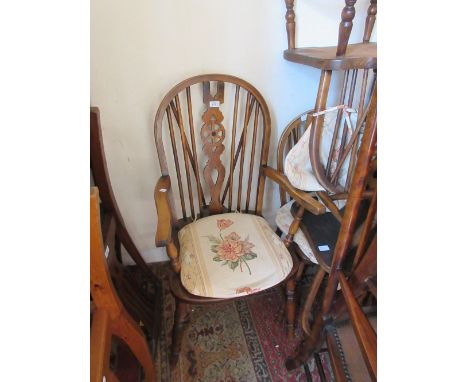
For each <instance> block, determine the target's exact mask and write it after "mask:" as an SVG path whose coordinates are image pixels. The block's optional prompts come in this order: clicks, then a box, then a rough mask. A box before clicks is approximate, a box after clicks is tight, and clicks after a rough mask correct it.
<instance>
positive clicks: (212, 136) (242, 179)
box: [155, 74, 270, 221]
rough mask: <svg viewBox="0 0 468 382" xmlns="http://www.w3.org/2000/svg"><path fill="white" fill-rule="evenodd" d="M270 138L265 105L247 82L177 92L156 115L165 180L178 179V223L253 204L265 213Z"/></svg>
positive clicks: (197, 84)
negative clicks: (264, 168)
mask: <svg viewBox="0 0 468 382" xmlns="http://www.w3.org/2000/svg"><path fill="white" fill-rule="evenodd" d="M212 88H213V89H214V93H215V94H212ZM181 93H184V94H183V95H181ZM184 95H185V96H184ZM173 116H174V118H172V117H173ZM174 121H175V122H174ZM187 121H188V123H187ZM228 121H229V122H228ZM174 123H176V124H177V127H176V126H174ZM238 125H240V126H238ZM175 130H178V132H176V131H175ZM269 137H270V115H269V111H268V108H267V105H266V102H265V100H264V99H263V97H262V96H261V95H260V93H259V92H258V91H257V90H256V89H255V88H254V87H253V86H252V85H250V84H249V83H247V82H246V81H244V80H241V79H239V78H237V77H233V76H228V75H221V74H213V75H202V76H197V77H193V78H190V79H188V80H186V81H183V82H181V83H180V84H178V85H177V86H175V87H174V88H173V89H172V90H171V91H170V92H169V93H168V94H167V95H166V96H165V97H164V99H163V101H162V102H161V105H160V107H159V109H158V112H157V114H156V118H155V141H156V147H157V151H158V157H159V163H160V167H161V172H162V175H168V176H170V177H176V178H177V182H173V184H174V186H175V187H174V194H172V196H173V197H174V202H175V205H176V211H175V216H176V218H177V219H179V218H182V219H183V220H186V221H191V220H194V219H196V218H197V217H199V216H205V215H206V214H207V213H208V214H217V213H222V212H227V211H233V210H238V211H241V210H242V211H244V210H249V207H250V206H251V205H252V204H253V202H254V201H255V202H256V207H255V208H256V210H257V208H259V211H261V204H262V202H263V199H261V198H260V199H259V197H258V193H259V192H263V184H262V180H261V179H260V178H261V177H262V175H260V171H259V167H260V166H262V165H266V164H267V159H268V148H269ZM197 146H198V147H197ZM226 148H228V149H226ZM181 150H182V154H181V153H180V151H181ZM166 151H172V153H170V152H168V153H167V157H166ZM182 155H183V159H182ZM180 161H183V162H184V164H181V163H180ZM175 189H177V190H175ZM236 193H237V194H236ZM195 194H197V196H195ZM176 195H177V196H176ZM187 199H188V200H187ZM196 199H198V203H197V202H196V201H195V200H196ZM243 207H245V209H244V208H243ZM189 208H190V211H188V209H189Z"/></svg>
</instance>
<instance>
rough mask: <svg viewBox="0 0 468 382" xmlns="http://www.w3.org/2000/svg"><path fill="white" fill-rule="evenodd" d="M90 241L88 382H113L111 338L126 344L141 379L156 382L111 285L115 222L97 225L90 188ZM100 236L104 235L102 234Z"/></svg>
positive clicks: (139, 336) (142, 341)
mask: <svg viewBox="0 0 468 382" xmlns="http://www.w3.org/2000/svg"><path fill="white" fill-rule="evenodd" d="M90 217H91V221H90V228H91V231H90V241H91V252H90V255H91V261H90V265H91V277H90V281H91V286H90V289H91V296H92V299H93V304H94V311H93V317H92V327H91V351H90V353H91V373H90V379H91V381H92V382H101V381H103V377H105V378H106V380H108V381H117V380H118V379H117V377H116V375H115V373H114V372H113V371H112V370H111V369H110V367H109V358H110V346H111V338H112V336H117V337H119V338H120V339H121V340H122V341H123V342H124V343H126V344H127V345H128V346H129V348H130V350H131V351H132V353H133V354H134V355H135V357H136V358H137V359H138V361H139V362H140V364H141V365H142V366H143V368H144V372H145V380H146V381H152V382H153V381H156V375H155V370H154V365H153V359H152V356H151V352H150V349H149V347H148V344H147V342H146V338H145V335H144V333H143V332H142V330H141V329H140V327H139V326H138V324H137V323H136V322H135V320H134V319H133V318H132V317H131V316H130V314H129V313H128V312H127V310H126V309H125V307H124V305H123V304H122V302H121V300H120V298H119V296H118V294H117V292H116V290H115V289H114V285H113V282H112V276H111V272H110V271H109V265H108V261H109V262H110V263H111V264H112V262H115V261H116V259H115V257H116V253H115V245H114V244H115V243H114V241H115V237H116V235H115V231H116V222H115V219H114V218H113V217H111V216H109V215H107V219H106V218H105V220H104V221H103V222H102V224H101V217H100V207H99V193H98V189H97V188H96V187H93V188H92V189H91V197H90ZM103 233H104V235H103Z"/></svg>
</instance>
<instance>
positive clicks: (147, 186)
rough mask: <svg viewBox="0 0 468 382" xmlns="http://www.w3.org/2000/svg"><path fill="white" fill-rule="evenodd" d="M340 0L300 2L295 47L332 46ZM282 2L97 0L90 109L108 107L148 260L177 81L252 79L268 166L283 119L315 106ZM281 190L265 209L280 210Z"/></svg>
mask: <svg viewBox="0 0 468 382" xmlns="http://www.w3.org/2000/svg"><path fill="white" fill-rule="evenodd" d="M343 5H344V1H343V0H296V22H297V32H296V33H297V45H298V46H320V45H322V46H326V45H335V44H336V42H337V36H338V23H339V20H340V12H341V9H342V7H343ZM367 6H368V2H364V1H360V2H358V4H357V5H356V14H357V16H356V18H355V26H354V30H353V35H352V37H351V42H358V41H360V39H361V38H362V32H363V25H364V18H365V14H366V9H367ZM284 14H285V6H284V1H283V0H137V1H128V0H93V1H91V105H92V106H98V107H99V108H100V110H101V124H102V129H103V137H104V145H105V152H106V157H107V164H108V167H109V174H110V178H111V182H112V186H113V189H114V192H115V196H116V199H117V202H118V204H119V207H120V209H121V211H122V215H123V218H124V220H125V223H126V225H127V227H128V229H129V231H130V234H131V235H132V237H133V238H134V240H135V241H136V244H137V246H138V247H139V249H140V250H141V251H142V253H143V255H144V257H145V259H146V260H147V261H156V260H161V259H164V258H166V257H165V254H164V252H163V251H160V250H159V249H156V248H155V247H154V234H155V228H156V224H157V217H156V210H155V206H154V200H153V190H154V186H155V183H156V180H157V178H158V177H159V176H160V172H159V168H158V165H157V158H156V149H155V145H154V138H153V122H154V116H155V114H156V110H157V107H158V105H159V102H160V101H161V99H162V97H163V96H164V95H165V93H166V92H167V91H168V90H169V89H170V88H171V87H172V86H173V85H175V84H176V83H178V82H179V81H181V80H183V79H185V78H188V77H190V76H193V75H197V74H202V73H210V72H217V73H226V74H232V75H235V76H238V77H241V78H243V79H245V80H247V81H249V82H250V83H252V85H254V86H255V87H256V88H257V89H258V90H259V91H260V92H261V93H262V94H263V96H264V97H265V99H266V101H267V103H268V106H269V108H270V113H271V117H272V137H271V145H270V147H271V150H270V152H271V156H270V158H271V159H270V164H274V163H275V161H276V159H275V157H274V154H275V150H276V143H277V141H278V138H279V136H280V134H281V131H282V129H283V128H284V126H286V124H287V123H288V122H289V121H290V120H291V119H292V118H293V117H294V116H296V115H297V114H299V113H301V112H303V111H305V110H307V109H309V108H311V107H312V106H313V105H314V102H315V92H316V89H317V85H318V81H319V76H320V72H319V70H317V69H313V68H309V67H306V66H301V65H298V64H293V63H290V62H287V61H285V60H284V59H283V58H282V52H283V50H284V49H285V48H286V47H287V39H286V31H285V22H284ZM273 189H274V190H276V186H274V185H271V184H269V185H268V186H267V189H266V191H267V195H269V196H270V198H269V199H267V202H266V204H265V207H264V212H265V215H266V216H267V218H271V216H272V214H273V211H274V209H275V208H276V207H277V206H278V197H277V193H276V192H273V193H272V191H271V190H273Z"/></svg>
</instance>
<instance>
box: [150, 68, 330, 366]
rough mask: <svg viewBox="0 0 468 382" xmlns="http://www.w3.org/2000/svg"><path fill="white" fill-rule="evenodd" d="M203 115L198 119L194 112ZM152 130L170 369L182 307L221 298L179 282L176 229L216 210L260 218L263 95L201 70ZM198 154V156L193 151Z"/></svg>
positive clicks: (290, 280) (265, 123) (163, 107)
mask: <svg viewBox="0 0 468 382" xmlns="http://www.w3.org/2000/svg"><path fill="white" fill-rule="evenodd" d="M212 87H213V88H215V91H214V94H212V93H213V92H212V91H211V90H210V89H211V88H212ZM225 90H226V91H225ZM200 98H201V100H200ZM221 104H223V112H224V113H225V115H226V119H225V120H224V121H223V118H224V116H223V114H222V113H221V112H220V109H219V106H220V105H221ZM231 106H232V108H231ZM202 112H204V114H203V117H202V119H201V120H200V119H199V118H197V117H198V116H199V115H200V114H201V113H202ZM228 116H229V117H228ZM154 127H155V140H156V147H157V151H158V157H159V164H160V167H161V173H162V176H161V178H160V179H159V180H158V182H157V184H156V188H155V202H156V209H157V214H158V227H157V232H156V245H157V246H165V247H166V249H167V253H168V255H169V257H170V259H171V264H172V269H173V271H174V273H173V275H172V277H171V290H172V293H173V294H174V296H175V299H176V304H177V306H176V313H175V323H174V329H173V345H172V358H171V363H172V365H173V366H174V365H175V364H176V362H177V359H178V354H179V351H180V345H181V341H182V332H183V328H184V326H185V324H186V323H187V321H188V312H189V306H190V305H197V304H210V303H219V302H223V301H226V299H223V298H208V297H200V296H195V295H193V294H190V293H188V291H187V290H186V289H185V288H184V287H183V286H182V284H181V281H180V277H179V273H180V271H181V263H180V257H179V249H180V247H179V242H178V232H179V230H180V229H181V228H182V227H184V226H186V225H187V224H188V223H191V222H193V221H195V220H196V219H198V218H200V217H206V216H210V215H216V214H219V213H224V212H232V211H237V212H241V213H244V214H255V215H261V213H262V205H263V193H264V187H265V176H266V175H267V172H268V171H269V170H268V169H269V168H268V167H267V159H268V150H269V143H270V114H269V111H268V107H267V105H266V102H265V100H264V98H263V97H262V95H261V94H260V93H259V92H258V90H257V89H255V88H254V87H253V86H252V85H250V84H249V83H248V82H246V81H244V80H242V79H239V78H237V77H233V76H229V75H223V74H210V75H201V76H197V77H193V78H190V79H187V80H185V81H183V82H181V83H179V84H178V85H176V86H175V87H174V88H173V89H172V90H171V91H169V93H168V94H167V95H166V96H165V97H164V99H163V100H162V102H161V104H160V106H159V108H158V111H157V114H156V118H155V125H154ZM224 148H226V153H225V155H224V156H223V155H221V153H222V152H223V150H224ZM166 152H168V153H169V154H166ZM202 152H203V153H204V155H200V154H201V153H202ZM169 163H170V166H169V165H168V164H169ZM213 173H214V175H215V176H214V178H213ZM173 187H174V190H172V188H173ZM295 195H296V196H297V197H298V198H299V199H301V200H302V201H303V202H304V203H305V204H307V205H308V206H310V207H311V208H314V207H317V208H319V209H320V208H322V206H321V205H320V204H319V203H318V202H317V201H315V200H314V199H313V198H311V197H310V196H309V195H307V194H306V193H303V192H301V191H297V192H296V194H295ZM292 256H293V268H292V270H291V272H290V274H289V276H288V277H287V278H286V279H285V281H286V283H287V291H288V303H287V307H288V313H287V318H288V321H289V324H290V325H293V320H294V317H295V311H294V309H295V303H294V293H293V291H294V289H295V278H294V275H295V273H296V271H297V261H296V259H295V257H294V255H292ZM242 298H245V297H242Z"/></svg>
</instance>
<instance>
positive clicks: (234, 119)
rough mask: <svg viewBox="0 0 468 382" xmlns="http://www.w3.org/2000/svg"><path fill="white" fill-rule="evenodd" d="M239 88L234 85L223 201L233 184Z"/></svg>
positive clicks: (230, 205)
mask: <svg viewBox="0 0 468 382" xmlns="http://www.w3.org/2000/svg"><path fill="white" fill-rule="evenodd" d="M239 90H240V86H239V85H237V86H236V95H235V100H234V114H233V117H232V138H231V157H230V159H231V160H230V162H229V163H230V165H229V180H228V184H227V187H226V188H225V193H224V195H223V203H224V198H225V197H226V196H225V195H226V190H227V189H228V186H230V185H231V184H233V176H234V152H235V147H236V130H237V110H238V109H239ZM228 209H229V211H232V187H229V203H228Z"/></svg>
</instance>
